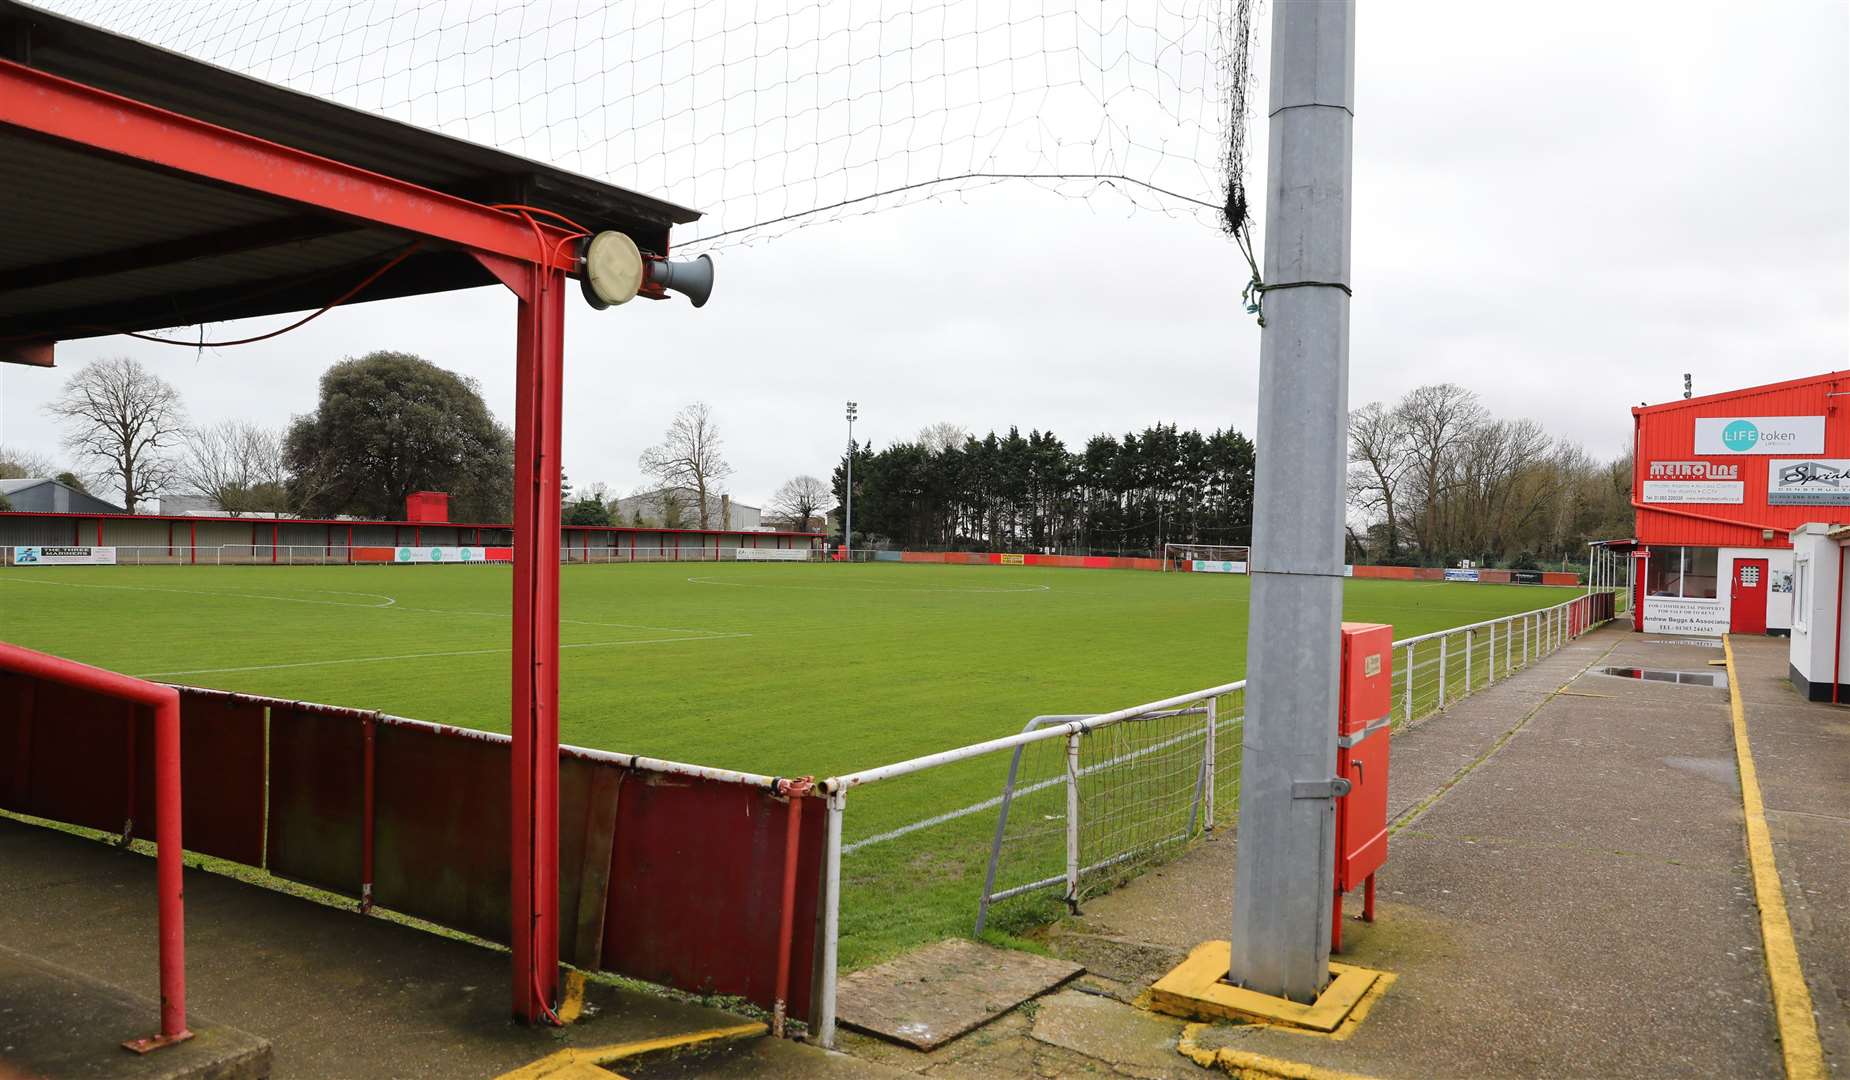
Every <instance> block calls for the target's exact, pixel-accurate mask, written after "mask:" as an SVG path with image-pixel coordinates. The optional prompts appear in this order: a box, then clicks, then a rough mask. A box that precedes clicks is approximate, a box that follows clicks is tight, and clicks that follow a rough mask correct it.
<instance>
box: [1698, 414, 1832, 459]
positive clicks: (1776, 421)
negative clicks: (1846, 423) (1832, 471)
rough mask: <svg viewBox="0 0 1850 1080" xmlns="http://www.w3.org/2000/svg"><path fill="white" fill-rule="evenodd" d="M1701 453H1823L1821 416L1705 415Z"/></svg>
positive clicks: (1701, 424) (1701, 421) (1700, 427)
mask: <svg viewBox="0 0 1850 1080" xmlns="http://www.w3.org/2000/svg"><path fill="white" fill-rule="evenodd" d="M1696 453H1698V454H1822V453H1824V417H1822V416H1703V417H1698V418H1697V419H1696Z"/></svg>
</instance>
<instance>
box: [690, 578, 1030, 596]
mask: <svg viewBox="0 0 1850 1080" xmlns="http://www.w3.org/2000/svg"><path fill="white" fill-rule="evenodd" d="M687 580H688V581H689V582H691V583H693V584H695V585H730V586H732V587H733V588H735V589H802V590H804V591H807V592H871V593H901V592H916V593H1028V592H1052V591H1053V586H1052V585H1016V586H1012V587H1009V588H1003V589H991V588H984V587H981V586H977V587H966V586H962V585H947V586H944V587H942V588H935V589H934V588H920V587H918V586H915V585H907V586H900V587H898V588H877V587H875V586H871V585H767V584H765V583H764V582H761V581H717V580H715V579H713V578H710V577H690V578H688V579H687Z"/></svg>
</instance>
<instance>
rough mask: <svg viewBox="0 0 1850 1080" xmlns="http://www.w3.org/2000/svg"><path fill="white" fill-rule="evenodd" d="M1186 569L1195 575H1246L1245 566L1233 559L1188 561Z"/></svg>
mask: <svg viewBox="0 0 1850 1080" xmlns="http://www.w3.org/2000/svg"><path fill="white" fill-rule="evenodd" d="M1188 568H1189V570H1190V571H1192V572H1194V573H1197V574H1244V573H1246V564H1245V563H1244V562H1240V561H1236V560H1234V559H1190V560H1189V562H1188Z"/></svg>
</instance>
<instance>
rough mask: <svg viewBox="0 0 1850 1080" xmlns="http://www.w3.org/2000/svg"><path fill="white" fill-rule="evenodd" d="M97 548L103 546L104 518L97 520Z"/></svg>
mask: <svg viewBox="0 0 1850 1080" xmlns="http://www.w3.org/2000/svg"><path fill="white" fill-rule="evenodd" d="M96 546H97V547H102V546H103V519H102V518H97V519H96Z"/></svg>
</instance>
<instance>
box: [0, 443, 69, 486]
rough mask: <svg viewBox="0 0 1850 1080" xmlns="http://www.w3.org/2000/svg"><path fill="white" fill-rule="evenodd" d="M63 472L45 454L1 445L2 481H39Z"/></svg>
mask: <svg viewBox="0 0 1850 1080" xmlns="http://www.w3.org/2000/svg"><path fill="white" fill-rule="evenodd" d="M60 471H62V470H60V469H59V468H58V465H57V463H56V462H54V461H53V460H52V459H50V458H48V457H46V456H45V455H44V454H39V453H34V452H33V451H31V450H26V449H22V448H20V447H17V446H4V445H0V480H38V479H41V478H43V477H48V476H51V477H55V476H57V475H58V473H59V472H60Z"/></svg>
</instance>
